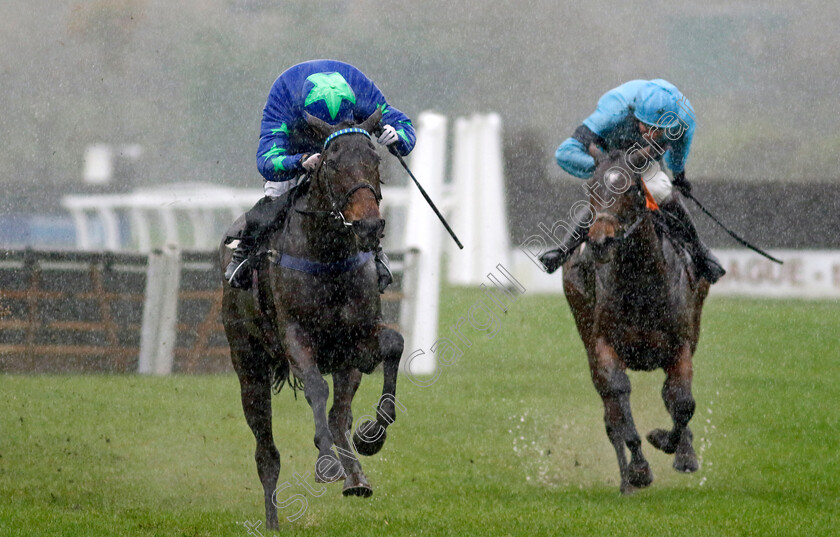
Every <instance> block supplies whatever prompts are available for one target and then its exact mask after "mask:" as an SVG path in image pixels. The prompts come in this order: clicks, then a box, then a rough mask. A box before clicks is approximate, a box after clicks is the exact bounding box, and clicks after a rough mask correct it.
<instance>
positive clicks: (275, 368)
mask: <svg viewBox="0 0 840 537" xmlns="http://www.w3.org/2000/svg"><path fill="white" fill-rule="evenodd" d="M286 384H288V385H289V387H290V388H292V391H293V392H294V394H295V399H297V391H298V390H302V389H303V381H302V380H300V379H299V378H298V377H297V375H295V374H293V373H291V371H290V368H289V360H288V359H287V358H286V357H285V356H283V357H282V358H281V359H279V360H276V361H275V362H274V364H272V366H271V388H272V390H274V393H275V394H277V393H280V390H282V389H283V386H285V385H286Z"/></svg>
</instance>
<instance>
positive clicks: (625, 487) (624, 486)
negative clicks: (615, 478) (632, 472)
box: [620, 481, 639, 496]
mask: <svg viewBox="0 0 840 537" xmlns="http://www.w3.org/2000/svg"><path fill="white" fill-rule="evenodd" d="M620 490H621V495H622V496H632V495H633V494H635V493H636V492H638V490H639V488H638V487H634V486H633V485H631V484H630V483H627V482H626V481H622V482H621V488H620Z"/></svg>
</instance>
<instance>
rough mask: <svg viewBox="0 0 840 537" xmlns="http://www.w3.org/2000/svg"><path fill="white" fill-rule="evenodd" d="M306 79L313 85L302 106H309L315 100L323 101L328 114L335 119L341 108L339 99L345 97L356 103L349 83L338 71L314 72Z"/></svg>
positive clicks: (341, 99)
mask: <svg viewBox="0 0 840 537" xmlns="http://www.w3.org/2000/svg"><path fill="white" fill-rule="evenodd" d="M306 80H308V81H309V82H312V84H314V87H313V88H312V89H311V90H309V94H308V95H307V96H306V102H304V103H303V105H304V106H309V105H310V104H312V103H314V102H317V101H324V103H326V105H327V110H329V112H330V116H331V117H332V119H335V116H336V114H338V109H339V108H341V101H343V100H345V99H346V100H348V101H350V102H351V103H353V104H356V94H355V93H353V89H352V88H351V87H350V84H348V83H347V81H346V80H344V77H343V76H341V74H339V73H315V74H314V75H309V76H308V77H306Z"/></svg>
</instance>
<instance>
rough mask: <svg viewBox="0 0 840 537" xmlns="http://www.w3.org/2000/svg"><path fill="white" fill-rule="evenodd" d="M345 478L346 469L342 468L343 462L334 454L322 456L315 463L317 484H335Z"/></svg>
mask: <svg viewBox="0 0 840 537" xmlns="http://www.w3.org/2000/svg"><path fill="white" fill-rule="evenodd" d="M344 476H345V473H344V468H343V467H342V466H341V462H339V460H338V458H337V457H336V456H335V455H333V454H332V453H327V454H325V455H321V456H320V457H318V460H317V461H315V482H316V483H335V482H336V481H338V480H339V479H341V478H342V477H344Z"/></svg>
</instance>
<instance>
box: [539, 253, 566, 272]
mask: <svg viewBox="0 0 840 537" xmlns="http://www.w3.org/2000/svg"><path fill="white" fill-rule="evenodd" d="M564 257H568V256H566V255H565V254H564V253H563V252H561V251H560V250H549V251H547V252H546V253H544V254H542V255H541V256H540V257H539V259H540V263H542V264H543V266H544V267H545V271H546V272H548V273H549V274H553V273H554V272H555V271H556V270H557V269H559V268H560V266H561V265H562V264H563V262H564V261H565V259H563V258H564Z"/></svg>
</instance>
